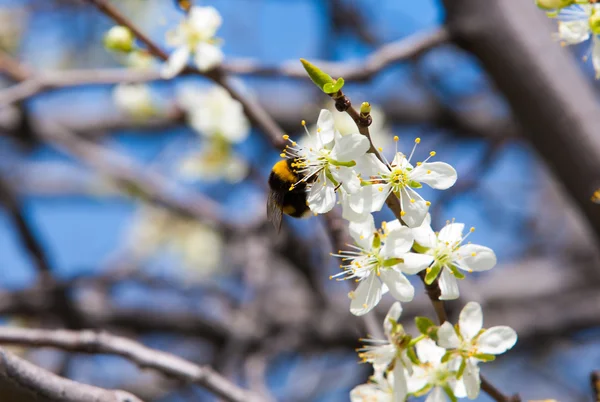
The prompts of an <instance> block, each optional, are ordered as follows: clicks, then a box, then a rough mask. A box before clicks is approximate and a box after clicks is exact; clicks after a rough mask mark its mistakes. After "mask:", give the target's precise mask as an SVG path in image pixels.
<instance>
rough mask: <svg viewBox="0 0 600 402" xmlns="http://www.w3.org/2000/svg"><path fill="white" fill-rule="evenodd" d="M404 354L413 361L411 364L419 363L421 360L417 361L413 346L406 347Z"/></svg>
mask: <svg viewBox="0 0 600 402" xmlns="http://www.w3.org/2000/svg"><path fill="white" fill-rule="evenodd" d="M406 356H408V358H409V360H410V361H411V362H412V363H413V364H417V365H419V364H421V362H420V361H419V358H418V357H417V353H416V352H415V349H414V348H408V349H406Z"/></svg>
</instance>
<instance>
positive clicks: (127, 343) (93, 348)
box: [0, 327, 261, 402]
mask: <svg viewBox="0 0 600 402" xmlns="http://www.w3.org/2000/svg"><path fill="white" fill-rule="evenodd" d="M0 343H1V344H9V345H22V346H34V347H40V346H49V347H54V348H58V349H62V350H67V351H71V352H81V353H92V354H111V355H118V356H122V357H124V358H126V359H128V360H131V361H132V362H134V363H135V364H137V365H138V366H140V367H142V368H151V369H154V370H157V371H159V372H161V373H163V374H165V375H168V376H170V377H174V378H177V379H179V380H183V381H186V382H191V383H194V384H197V385H200V386H202V387H204V388H206V389H208V390H210V391H211V392H213V393H214V394H215V395H218V396H219V397H221V398H223V399H225V400H227V401H230V402H244V401H255V402H259V401H261V399H260V398H259V397H258V396H257V395H254V394H252V393H250V392H248V391H246V390H244V389H242V388H239V387H238V386H237V385H235V384H233V383H231V382H230V381H228V380H227V379H225V378H223V377H222V376H221V375H219V374H218V373H217V372H215V371H214V370H212V369H211V368H210V367H207V366H204V367H203V366H199V365H196V364H194V363H191V362H189V361H187V360H184V359H182V358H180V357H177V356H175V355H172V354H170V353H166V352H162V351H159V350H154V349H150V348H148V347H146V346H144V345H142V344H140V343H138V342H135V341H132V340H130V339H127V338H122V337H118V336H113V335H110V334H108V333H105V332H94V331H80V332H76V331H64V330H56V331H52V330H39V329H27V328H8V327H0ZM82 400H84V399H82ZM85 400H87V399H85Z"/></svg>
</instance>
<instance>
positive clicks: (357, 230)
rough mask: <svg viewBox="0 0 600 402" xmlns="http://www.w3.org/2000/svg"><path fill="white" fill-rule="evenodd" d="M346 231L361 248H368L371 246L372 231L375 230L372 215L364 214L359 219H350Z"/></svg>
mask: <svg viewBox="0 0 600 402" xmlns="http://www.w3.org/2000/svg"><path fill="white" fill-rule="evenodd" d="M348 231H349V232H350V236H352V238H353V239H354V241H355V242H356V244H358V245H359V246H361V247H362V248H364V249H366V250H370V249H371V247H373V245H372V242H373V233H374V232H375V231H376V229H375V219H373V215H371V214H369V215H366V216H365V219H363V220H361V221H351V222H350V224H349V225H348Z"/></svg>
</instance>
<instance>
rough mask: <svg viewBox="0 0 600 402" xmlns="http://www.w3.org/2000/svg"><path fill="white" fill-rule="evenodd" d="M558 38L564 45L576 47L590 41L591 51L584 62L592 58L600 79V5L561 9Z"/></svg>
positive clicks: (558, 17) (573, 6) (579, 5)
mask: <svg viewBox="0 0 600 402" xmlns="http://www.w3.org/2000/svg"><path fill="white" fill-rule="evenodd" d="M557 19H558V32H557V33H556V37H557V38H558V39H559V40H560V41H561V42H562V43H563V44H564V45H575V44H578V43H582V42H585V41H587V40H588V39H590V37H591V39H592V40H591V44H590V47H589V50H588V51H587V53H586V54H585V56H584V60H587V58H588V57H589V56H590V54H591V56H592V64H593V66H594V70H595V71H596V78H600V5H598V4H593V5H592V4H573V5H571V6H569V7H565V8H562V9H560V11H559V12H558V15H557Z"/></svg>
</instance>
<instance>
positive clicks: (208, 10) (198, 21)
mask: <svg viewBox="0 0 600 402" xmlns="http://www.w3.org/2000/svg"><path fill="white" fill-rule="evenodd" d="M188 22H189V24H190V26H191V27H192V29H193V30H194V32H195V33H197V34H198V35H199V36H200V37H201V38H202V39H209V38H211V37H213V36H214V35H215V33H216V32H217V29H219V27H220V26H221V23H222V22H223V20H222V18H221V14H219V12H218V11H217V10H216V9H215V8H214V7H192V8H191V9H190V14H189V17H188Z"/></svg>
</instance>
